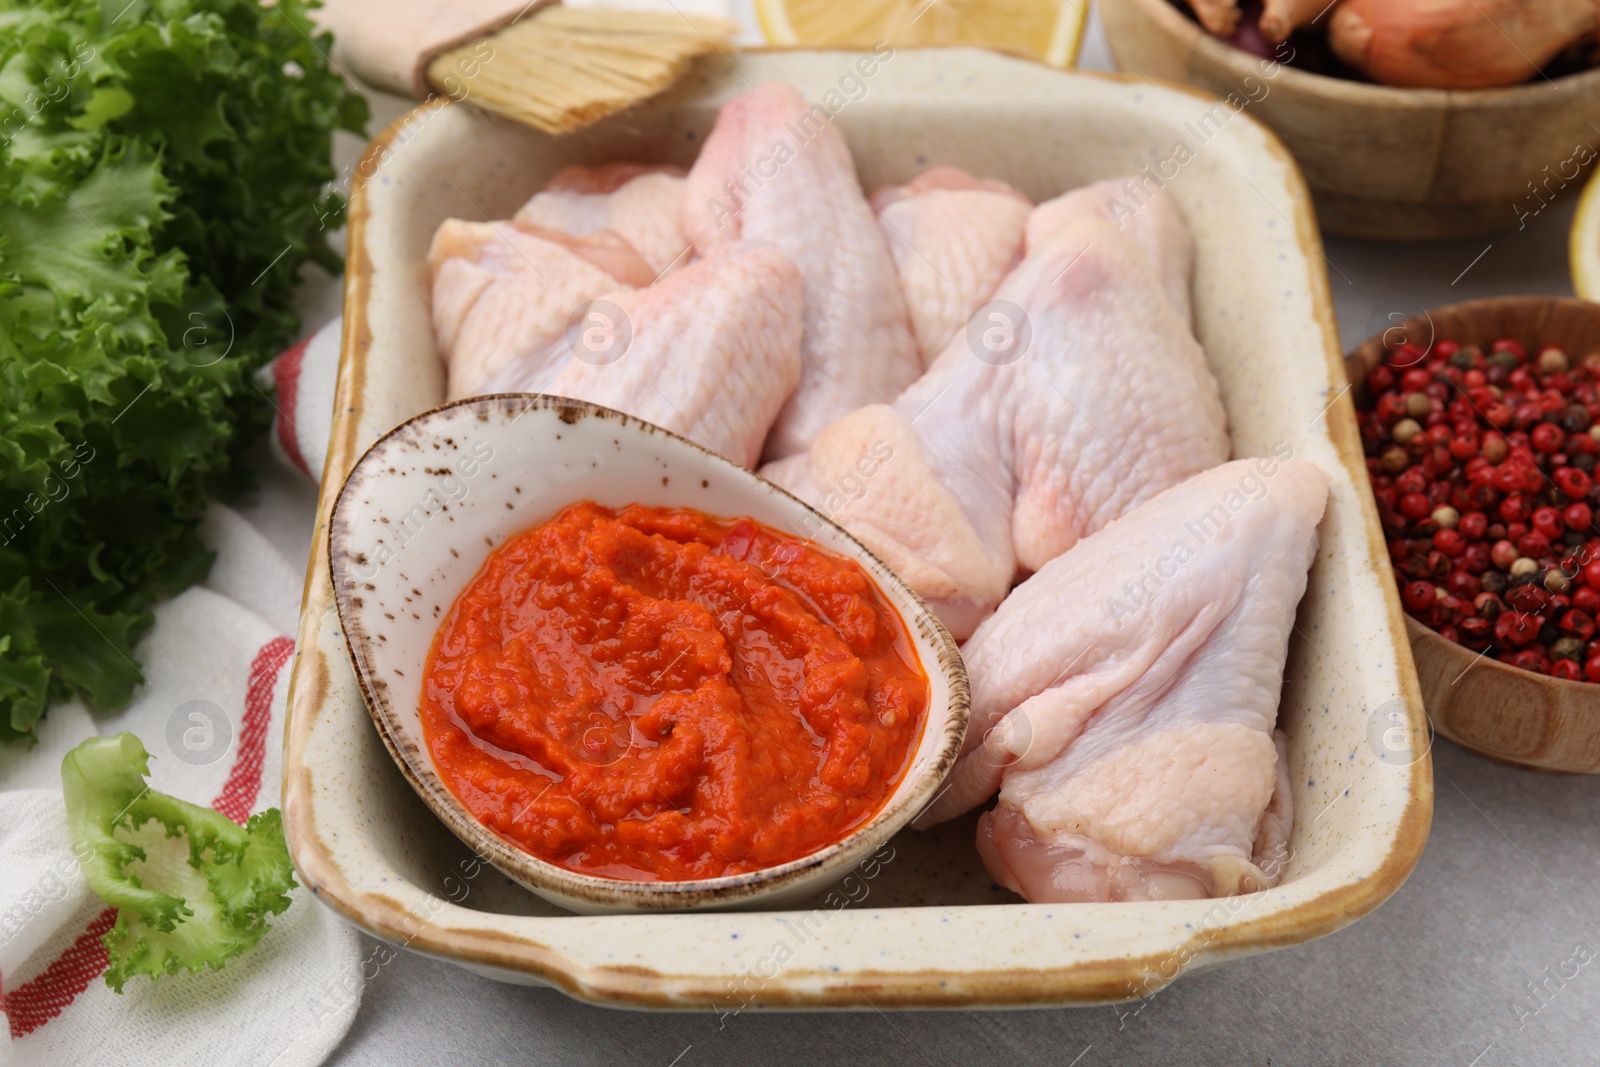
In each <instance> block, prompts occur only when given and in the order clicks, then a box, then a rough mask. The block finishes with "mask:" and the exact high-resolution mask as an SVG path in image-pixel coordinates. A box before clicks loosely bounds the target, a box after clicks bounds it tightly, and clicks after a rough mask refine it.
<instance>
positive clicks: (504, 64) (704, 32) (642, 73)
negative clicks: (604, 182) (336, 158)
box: [315, 0, 738, 134]
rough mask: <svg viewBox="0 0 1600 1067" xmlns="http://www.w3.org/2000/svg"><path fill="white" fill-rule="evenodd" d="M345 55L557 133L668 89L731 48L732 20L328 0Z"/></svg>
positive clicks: (327, 18) (353, 63)
mask: <svg viewBox="0 0 1600 1067" xmlns="http://www.w3.org/2000/svg"><path fill="white" fill-rule="evenodd" d="M315 17H316V19H317V21H318V23H319V24H320V25H321V26H322V27H323V28H324V29H327V30H330V31H332V33H333V35H334V40H335V41H336V43H337V45H338V50H337V53H336V54H337V56H338V58H339V60H340V62H341V63H342V64H343V65H347V66H348V68H349V69H350V70H351V72H352V73H354V74H355V75H356V76H357V77H359V78H360V79H361V80H362V81H364V82H366V83H367V84H368V85H371V86H372V87H373V88H375V89H384V90H388V91H390V92H397V93H402V94H408V95H411V96H415V97H417V98H419V99H421V98H424V97H426V96H428V95H429V94H430V93H432V92H440V93H443V94H444V95H446V96H449V97H451V98H452V99H455V100H464V101H466V102H468V103H471V104H474V105H476V106H478V107H481V108H483V109H484V110H486V111H492V112H494V113H496V114H499V115H504V116H506V117H507V118H510V119H514V120H516V121H517V122H522V123H526V124H527V125H529V126H533V127H535V128H536V129H540V130H543V131H545V132H546V133H551V134H562V133H571V132H572V131H573V130H577V129H582V128H583V127H584V126H588V125H590V124H591V123H594V122H598V121H600V120H601V119H603V118H605V117H606V116H608V115H613V114H616V113H617V112H618V111H622V110H623V109H625V108H627V107H630V106H632V105H633V104H636V103H639V102H640V101H642V100H646V99H648V98H649V97H652V96H655V95H656V94H657V93H660V92H662V91H663V90H665V89H667V88H669V87H670V86H671V85H672V84H673V83H674V82H676V81H677V80H678V79H679V78H680V77H682V76H683V74H684V73H685V72H686V71H687V70H688V69H689V67H690V66H691V65H692V64H693V63H694V61H695V60H697V59H699V58H700V57H702V56H705V55H708V54H710V53H712V52H723V51H726V50H727V49H729V48H731V47H732V43H733V36H734V34H735V33H736V32H737V29H738V26H737V24H736V23H734V22H732V21H731V20H729V19H723V18H715V17H710V16H705V15H688V14H683V13H681V12H679V11H678V10H677V9H676V8H675V7H674V8H673V9H672V10H669V11H661V10H655V11H637V10H634V11H625V10H616V9H611V8H592V7H566V6H563V5H560V4H552V3H550V2H548V0H533V2H532V3H529V2H528V0H514V2H508V0H327V3H326V6H324V7H323V8H322V9H321V10H319V11H317V12H316V13H315Z"/></svg>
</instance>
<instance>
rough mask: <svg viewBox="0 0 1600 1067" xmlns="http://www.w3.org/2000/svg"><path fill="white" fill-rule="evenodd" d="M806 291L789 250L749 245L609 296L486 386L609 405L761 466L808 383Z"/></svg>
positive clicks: (736, 459) (735, 246) (743, 243)
mask: <svg viewBox="0 0 1600 1067" xmlns="http://www.w3.org/2000/svg"><path fill="white" fill-rule="evenodd" d="M804 290H805V283H804V282H803V281H802V279H801V277H800V272H799V271H798V270H796V269H795V266H794V264H792V263H790V262H789V260H788V258H787V257H785V256H784V255H783V253H781V252H779V251H778V250H777V249H775V248H773V247H772V246H770V245H764V244H759V243H757V242H754V241H741V242H739V243H737V244H733V245H729V246H727V247H726V248H722V249H718V250H717V251H714V252H712V254H711V255H709V256H707V257H706V258H705V259H701V260H696V261H695V262H694V263H691V264H690V265H689V266H687V267H682V268H679V269H678V270H676V271H674V272H673V273H671V274H669V275H668V276H667V277H665V278H664V279H662V280H661V281H659V282H657V283H656V284H654V285H651V286H648V287H645V288H642V289H620V290H616V291H613V292H610V293H607V294H605V295H604V296H602V297H601V298H600V299H598V300H596V301H594V302H593V303H592V304H590V305H588V306H587V307H586V308H585V309H583V311H582V312H581V313H580V315H578V316H577V317H576V319H575V321H574V323H573V325H572V326H571V327H570V328H568V329H567V331H566V332H565V333H564V334H562V335H560V336H558V337H557V338H556V339H555V340H553V341H552V342H550V343H549V344H548V345H547V346H546V347H545V348H544V349H543V350H542V351H540V352H538V353H534V354H532V355H530V356H529V357H527V358H524V359H522V360H519V361H518V362H516V363H515V364H512V365H510V366H507V367H506V368H505V369H503V370H502V371H501V372H500V374H499V375H498V376H497V377H495V378H494V379H492V380H491V381H489V382H488V383H487V384H486V386H485V391H486V392H540V393H551V394H554V395H556V396H566V397H572V398H573V399H575V400H587V401H590V402H591V403H595V404H603V405H605V406H606V407H610V408H615V409H617V410H618V411H622V412H626V413H627V414H629V415H633V416H635V417H636V418H641V419H644V420H645V421H647V422H653V423H655V424H656V425H657V426H662V427H665V428H666V429H668V430H671V431H673V432H674V433H677V434H681V435H683V436H684V437H687V438H689V439H691V440H693V441H696V442H698V443H699V444H702V445H705V446H706V447H708V448H711V449H713V450H715V451H717V452H720V453H721V454H722V455H724V456H726V457H728V458H729V459H731V460H733V461H734V462H735V463H739V464H742V465H743V466H746V467H754V466H755V464H756V462H757V460H758V459H759V458H760V456H761V445H762V442H763V440H764V439H765V438H766V435H767V428H768V427H770V426H771V425H772V420H773V419H774V418H776V417H777V414H778V409H779V408H780V407H782V406H783V402H784V400H785V399H786V398H787V397H788V396H789V393H790V391H791V390H792V389H793V388H794V385H795V382H796V381H798V380H799V378H800V331H801V304H802V300H803V295H804Z"/></svg>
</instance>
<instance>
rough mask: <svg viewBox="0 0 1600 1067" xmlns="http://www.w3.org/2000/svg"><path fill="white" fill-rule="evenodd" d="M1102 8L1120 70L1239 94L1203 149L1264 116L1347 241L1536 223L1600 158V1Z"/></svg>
mask: <svg viewBox="0 0 1600 1067" xmlns="http://www.w3.org/2000/svg"><path fill="white" fill-rule="evenodd" d="M1100 12H1101V18H1102V20H1103V21H1104V25H1105V32H1106V37H1107V39H1108V40H1109V41H1110V44H1111V50H1112V55H1113V56H1114V57H1115V59H1116V62H1117V64H1118V66H1119V67H1121V68H1122V69H1124V70H1126V71H1129V72H1130V73H1135V74H1139V75H1143V76H1145V77H1150V78H1165V79H1169V80H1173V81H1179V82H1184V83H1187V84H1189V85H1192V86H1195V87H1197V88H1200V89H1203V90H1205V91H1207V92H1209V93H1214V94H1216V95H1217V96H1218V97H1219V98H1221V100H1222V103H1221V105H1220V106H1219V107H1213V108H1212V109H1210V110H1206V109H1205V108H1197V110H1196V117H1195V121H1194V123H1193V124H1192V126H1191V129H1192V132H1193V134H1194V141H1195V143H1192V144H1190V145H1189V148H1190V150H1191V151H1192V152H1193V153H1194V154H1199V153H1202V152H1203V151H1204V148H1203V145H1204V143H1205V140H1206V139H1207V136H1208V134H1209V133H1211V132H1213V131H1214V130H1215V129H1216V128H1219V127H1220V126H1222V125H1226V123H1227V122H1228V121H1230V120H1231V119H1232V118H1233V117H1234V115H1235V114H1237V112H1239V111H1243V110H1248V111H1249V112H1250V113H1251V114H1252V115H1254V116H1255V117H1256V118H1258V119H1260V120H1261V121H1262V122H1264V123H1266V124H1267V125H1268V126H1269V127H1271V128H1272V130H1273V131H1274V132H1276V133H1277V134H1278V136H1279V137H1280V138H1282V139H1283V142H1284V144H1285V145H1286V146H1287V147H1288V149H1289V150H1290V151H1291V152H1292V153H1293V154H1294V156H1295V159H1296V160H1297V161H1298V162H1299V164H1300V167H1301V169H1302V170H1303V171H1304V172H1305V176H1306V183H1307V184H1308V185H1309V186H1310V187H1311V192H1312V195H1313V198H1314V199H1315V202H1316V207H1317V216H1318V220H1319V222H1320V223H1321V225H1322V228H1323V229H1324V230H1326V231H1327V232H1329V233H1337V234H1343V235H1346V236H1352V237H1363V238H1368V239H1374V240H1396V241H1400V240H1435V239H1444V238H1452V237H1466V236H1471V235H1474V234H1483V233H1492V232H1495V231H1498V230H1503V229H1508V228H1519V227H1522V226H1526V225H1527V224H1528V223H1529V221H1530V220H1531V219H1532V218H1534V217H1536V216H1538V215H1539V214H1541V213H1542V212H1543V211H1544V210H1545V209H1546V208H1547V207H1548V206H1549V205H1550V204H1551V203H1553V202H1554V201H1555V200H1557V199H1559V198H1560V197H1562V196H1563V195H1567V194H1569V193H1575V192H1576V190H1577V188H1578V186H1580V185H1581V184H1582V180H1583V174H1584V173H1585V171H1587V170H1588V169H1589V167H1590V165H1591V164H1592V163H1593V161H1594V159H1595V158H1596V155H1597V153H1600V140H1597V137H1596V134H1595V130H1594V127H1592V126H1591V125H1590V124H1589V118H1590V113H1591V112H1592V110H1593V101H1594V100H1595V99H1597V98H1600V68H1596V67H1595V66H1594V65H1593V60H1594V59H1595V51H1594V48H1595V45H1594V42H1595V40H1596V34H1597V32H1600V0H1519V2H1517V3H1511V2H1510V0H1334V3H1329V2H1328V0H1317V2H1312V0H1273V2H1271V3H1268V4H1267V5H1266V7H1265V11H1263V8H1262V5H1261V4H1260V3H1253V2H1250V0H1246V2H1244V3H1242V4H1241V3H1239V2H1238V0H1193V8H1192V9H1191V7H1190V6H1189V3H1188V2H1187V0H1100ZM1192 12H1199V14H1198V16H1197V15H1196V14H1194V13H1192ZM1197 18H1198V21H1197ZM1452 20H1453V21H1452ZM1202 22H1203V23H1205V25H1202ZM1296 24H1299V27H1298V32H1294V33H1292V35H1290V36H1288V37H1287V39H1286V40H1284V41H1283V43H1281V44H1275V43H1274V41H1275V40H1276V39H1278V38H1279V36H1280V35H1281V34H1285V33H1288V32H1289V30H1290V28H1291V27H1292V26H1294V25H1296ZM1207 26H1210V27H1213V28H1214V29H1215V31H1216V32H1220V33H1226V34H1227V38H1226V39H1224V37H1220V36H1217V35H1216V34H1215V33H1214V32H1212V31H1210V30H1208V29H1207V28H1206V27H1207ZM1230 27H1231V29H1230ZM1318 70H1321V71H1326V73H1317V72H1315V71H1318Z"/></svg>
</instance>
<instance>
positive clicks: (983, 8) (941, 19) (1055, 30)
mask: <svg viewBox="0 0 1600 1067" xmlns="http://www.w3.org/2000/svg"><path fill="white" fill-rule="evenodd" d="M755 5H756V15H757V17H758V18H759V19H760V20H761V28H762V30H764V31H765V32H766V35H767V40H768V41H770V42H771V43H773V44H785V45H808V46H812V47H820V46H828V45H846V46H857V47H868V46H871V45H874V44H877V43H878V42H879V41H887V42H888V43H889V44H891V45H898V46H900V47H906V48H914V47H917V46H919V45H975V46H978V47H982V48H993V49H995V50H997V51H1001V52H1010V53H1013V54H1015V55H1023V56H1028V57H1030V58H1033V59H1041V60H1043V61H1044V62H1046V63H1051V64H1054V65H1055V66H1058V67H1068V66H1071V65H1072V63H1073V62H1074V61H1075V60H1076V59H1077V58H1078V45H1079V43H1080V42H1081V41H1082V40H1083V24H1084V21H1085V19H1086V17H1087V14H1088V8H1089V0H755Z"/></svg>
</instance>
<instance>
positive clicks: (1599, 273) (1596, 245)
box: [1567, 174, 1600, 300]
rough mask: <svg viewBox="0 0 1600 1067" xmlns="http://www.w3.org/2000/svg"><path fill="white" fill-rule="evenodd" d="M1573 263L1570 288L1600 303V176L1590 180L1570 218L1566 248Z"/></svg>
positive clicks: (1586, 298)
mask: <svg viewBox="0 0 1600 1067" xmlns="http://www.w3.org/2000/svg"><path fill="white" fill-rule="evenodd" d="M1567 251H1568V254H1569V255H1570V257H1571V262H1572V288H1573V289H1574V290H1575V291H1576V292H1577V294H1578V295H1579V296H1581V297H1582V298H1583V299H1585V300H1600V174H1596V175H1594V176H1593V177H1591V178H1590V179H1589V184H1588V185H1587V186H1585V187H1584V190H1583V197H1582V199H1580V200H1579V201H1578V213H1577V214H1576V215H1574V216H1573V218H1572V237H1571V239H1570V241H1569V242H1568V246H1567Z"/></svg>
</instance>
